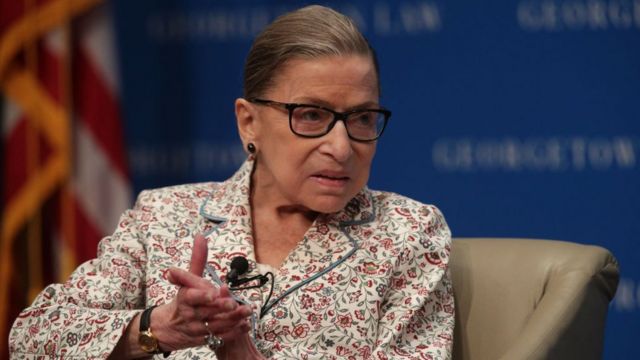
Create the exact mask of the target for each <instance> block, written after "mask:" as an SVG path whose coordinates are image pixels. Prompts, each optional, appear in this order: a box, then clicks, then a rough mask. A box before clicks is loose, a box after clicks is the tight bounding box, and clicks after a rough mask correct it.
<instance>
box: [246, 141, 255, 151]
mask: <svg viewBox="0 0 640 360" xmlns="http://www.w3.org/2000/svg"><path fill="white" fill-rule="evenodd" d="M247 151H249V153H250V154H255V153H256V146H255V145H253V143H248V144H247Z"/></svg>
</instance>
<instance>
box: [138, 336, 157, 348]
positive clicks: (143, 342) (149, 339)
mask: <svg viewBox="0 0 640 360" xmlns="http://www.w3.org/2000/svg"><path fill="white" fill-rule="evenodd" d="M138 344H140V348H141V349H142V351H145V352H149V353H150V352H155V351H157V350H158V340H157V339H156V338H155V337H153V335H151V333H149V332H147V331H145V332H143V333H140V336H138Z"/></svg>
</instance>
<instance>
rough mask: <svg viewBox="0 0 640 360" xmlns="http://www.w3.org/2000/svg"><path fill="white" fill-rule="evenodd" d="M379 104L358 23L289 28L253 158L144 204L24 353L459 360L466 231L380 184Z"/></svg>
mask: <svg viewBox="0 0 640 360" xmlns="http://www.w3.org/2000/svg"><path fill="white" fill-rule="evenodd" d="M379 94H380V86H379V75H378V67H377V62H376V57H375V54H374V52H373V50H372V49H371V47H370V46H369V44H368V43H367V41H366V40H365V38H364V37H363V36H362V34H361V33H360V32H359V31H358V30H357V29H356V27H355V26H354V24H353V23H352V21H351V20H350V19H349V18H347V17H345V16H344V15H341V14H339V13H337V12H335V11H333V10H331V9H328V8H325V7H320V6H310V7H306V8H303V9H300V10H297V11H294V12H291V13H288V14H286V15H284V16H281V17H280V18H278V19H277V20H276V21H275V22H273V23H272V24H271V25H270V26H268V27H267V28H266V29H265V30H264V31H263V32H262V33H261V34H260V35H259V36H258V37H257V38H256V40H255V42H254V44H253V47H252V48H251V51H250V53H249V56H248V59H247V62H246V67H245V83H244V98H242V99H238V100H237V101H236V103H235V112H236V118H237V124H238V129H239V132H240V137H241V139H242V143H243V145H244V146H245V148H246V149H247V152H248V159H247V161H246V162H245V163H244V164H243V165H242V166H241V168H240V169H239V170H238V172H237V173H236V174H235V175H234V176H233V177H231V178H230V179H228V180H227V181H225V182H222V183H202V184H191V185H182V186H175V187H168V188H164V189H158V190H151V191H144V192H142V193H141V194H140V196H139V198H138V200H137V203H136V206H135V207H134V208H133V210H130V211H127V212H126V213H125V214H124V215H123V216H122V218H121V220H120V223H119V225H118V228H117V229H116V231H115V233H114V234H113V235H112V236H109V237H107V238H105V239H103V240H102V242H101V243H100V249H99V255H98V258H97V259H95V260H92V261H89V262H87V263H85V264H83V265H81V266H80V267H79V268H78V269H77V270H76V271H75V272H74V273H73V274H72V275H71V277H70V278H69V280H68V281H67V282H66V283H65V284H54V285H50V286H49V287H47V288H46V289H45V290H44V291H43V292H42V293H41V294H40V295H39V296H38V298H37V299H36V300H35V302H34V303H33V305H32V306H31V307H30V308H28V309H26V310H24V311H23V312H22V314H21V315H20V316H19V318H18V319H17V320H16V322H15V324H14V325H13V328H12V331H11V335H10V347H11V353H12V357H13V358H36V357H39V356H41V355H49V356H52V357H53V356H55V357H57V356H60V357H70V358H71V357H74V358H76V357H77V358H108V357H110V358H113V359H127V358H138V357H144V356H149V355H152V354H157V356H159V357H160V358H162V356H165V357H167V356H170V357H171V358H176V359H204V358H219V359H262V358H274V359H275V358H278V359H281V358H286V359H321V358H324V359H329V358H331V359H336V358H357V359H360V358H366V359H369V358H375V359H387V358H396V359H399V358H412V359H413V358H424V359H445V358H450V351H451V345H452V335H453V323H454V317H453V313H454V305H453V304H454V302H453V297H452V288H451V282H450V279H449V274H448V270H447V263H448V258H449V251H450V233H449V229H448V228H447V225H446V223H445V221H444V219H443V217H442V215H441V214H440V212H439V211H438V210H437V209H436V208H435V207H433V206H429V205H424V204H421V203H419V202H417V201H414V200H411V199H408V198H406V197H402V196H400V195H397V194H393V193H386V192H379V191H373V190H369V189H368V188H367V187H366V183H367V179H368V177H369V171H370V168H371V161H372V159H373V155H374V153H375V150H376V142H377V140H378V138H379V137H380V135H382V132H383V130H384V128H385V126H386V125H387V121H388V120H389V117H390V115H391V113H390V112H389V111H388V110H385V109H383V108H382V107H381V106H380V104H379ZM245 259H246V260H245ZM245 261H246V262H245ZM230 264H231V265H230ZM265 274H266V275H265ZM265 280H266V283H265ZM161 354H163V355H161Z"/></svg>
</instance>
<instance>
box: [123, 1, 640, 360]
mask: <svg viewBox="0 0 640 360" xmlns="http://www.w3.org/2000/svg"><path fill="white" fill-rule="evenodd" d="M304 4H305V2H300V1H242V2H238V3H236V2H232V1H211V0H209V1H206V0H191V1H170V0H163V1H125V0H115V1H113V5H114V7H113V8H114V10H115V12H114V14H115V20H116V30H117V38H118V45H119V53H120V70H121V76H122V80H121V81H122V85H123V86H122V92H123V103H124V111H125V119H126V130H127V139H128V144H129V147H130V150H129V151H130V164H131V169H132V174H133V177H134V184H135V187H136V189H137V190H140V189H142V188H148V187H157V186H161V185H166V184H172V183H182V182H192V181H204V180H222V179H225V178H226V177H228V176H229V175H230V174H231V173H233V171H234V170H235V169H236V168H237V166H238V165H239V164H240V163H241V162H242V160H243V159H244V157H245V155H244V153H243V151H242V149H241V147H240V142H239V139H238V135H237V132H236V128H235V119H234V115H233V101H234V100H235V98H237V97H239V96H241V93H242V89H241V82H242V66H243V63H244V58H245V56H246V54H247V52H248V50H249V46H250V43H251V40H252V38H253V37H254V36H255V34H256V33H257V32H258V31H260V30H261V29H262V28H263V27H264V26H265V24H267V23H268V22H270V21H271V20H273V18H275V17H276V16H277V15H278V14H281V13H282V12H284V11H287V10H290V9H294V8H297V7H300V6H302V5H304ZM325 4H328V5H331V6H334V7H335V8H336V9H338V10H340V11H342V12H344V13H346V14H348V15H350V16H352V17H353V18H354V19H355V20H356V21H357V22H358V24H359V26H360V27H361V29H362V30H363V32H364V33H365V35H366V36H367V37H368V38H369V40H370V42H371V43H372V45H373V46H374V47H375V48H376V49H377V52H378V54H379V58H380V65H381V72H382V74H381V81H382V88H383V96H382V104H383V105H384V106H386V107H388V108H390V109H392V110H393V117H392V119H391V120H390V124H389V128H388V129H387V130H386V131H385V134H384V136H383V138H382V139H381V141H380V142H379V144H378V153H377V155H376V160H375V161H374V166H373V171H372V175H371V180H370V183H369V185H370V186H371V187H372V188H377V189H383V190H390V191H395V192H399V193H403V194H405V195H408V196H411V197H414V198H416V199H419V200H421V201H423V202H429V203H434V204H436V205H438V206H439V207H440V208H441V209H442V210H443V212H444V214H445V216H446V217H447V220H448V222H449V225H450V227H451V228H452V230H453V233H454V236H514V237H537V238H551V239H562V240H569V241H575V242H581V243H589V244H599V245H602V246H604V247H606V248H608V249H610V250H611V251H612V252H613V253H614V254H615V255H616V257H617V258H618V260H619V261H620V263H621V268H622V279H621V283H620V287H619V289H618V294H617V296H616V298H615V299H614V301H613V303H612V305H611V311H610V313H609V320H608V325H607V332H606V340H605V342H606V345H605V358H607V359H621V358H625V359H631V358H635V359H637V358H640V348H639V347H638V346H637V344H636V343H637V341H638V339H640V326H639V321H640V265H638V263H639V261H640V245H639V242H638V241H637V240H638V238H639V237H640V46H639V44H640V42H639V40H640V1H639V0H542V1H541V0H514V1H493V2H477V1H470V0H469V1H458V2H450V1H444V0H436V1H390V0H389V1H375V2H371V1H348V2H334V3H331V2H329V3H327V2H325Z"/></svg>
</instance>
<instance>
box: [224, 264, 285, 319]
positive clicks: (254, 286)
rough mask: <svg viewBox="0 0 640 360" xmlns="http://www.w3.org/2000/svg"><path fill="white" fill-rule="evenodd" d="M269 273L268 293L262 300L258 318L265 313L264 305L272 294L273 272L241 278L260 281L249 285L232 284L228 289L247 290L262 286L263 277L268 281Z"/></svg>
mask: <svg viewBox="0 0 640 360" xmlns="http://www.w3.org/2000/svg"><path fill="white" fill-rule="evenodd" d="M269 275H271V287H270V289H269V295H267V300H266V301H264V302H263V303H262V307H260V318H262V317H263V316H264V315H265V314H266V313H267V311H266V310H267V309H266V306H267V305H268V304H269V300H271V296H272V295H273V286H274V284H275V276H274V275H273V273H272V272H271V271H268V272H266V273H265V274H264V275H262V274H261V275H258V276H254V277H252V278H248V279H243V280H244V281H251V280H256V279H258V280H260V282H259V283H258V284H257V285H251V286H242V287H240V286H234V287H230V288H229V290H231V291H237V290H248V289H255V288H261V287H263V286H264V284H266V282H263V279H264V278H266V279H267V280H266V281H269Z"/></svg>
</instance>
